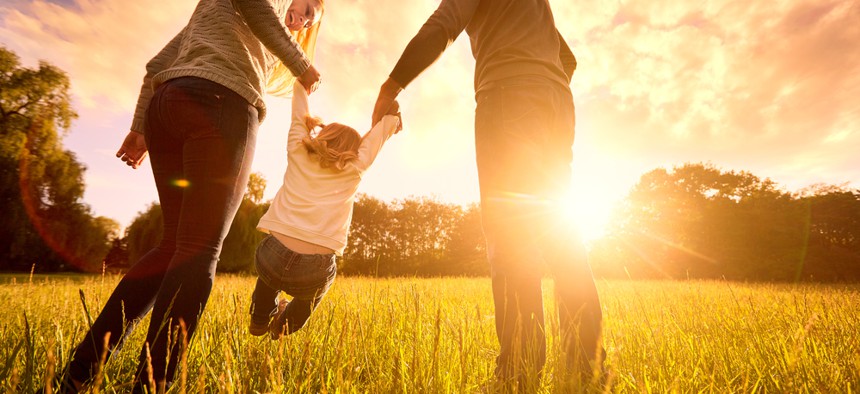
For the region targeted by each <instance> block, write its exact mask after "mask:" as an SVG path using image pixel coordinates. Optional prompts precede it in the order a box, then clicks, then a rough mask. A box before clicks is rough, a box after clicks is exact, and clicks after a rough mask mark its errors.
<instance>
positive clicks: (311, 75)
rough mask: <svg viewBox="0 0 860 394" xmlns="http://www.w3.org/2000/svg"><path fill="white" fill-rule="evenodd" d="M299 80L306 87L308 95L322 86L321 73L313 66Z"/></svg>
mask: <svg viewBox="0 0 860 394" xmlns="http://www.w3.org/2000/svg"><path fill="white" fill-rule="evenodd" d="M297 79H298V80H299V82H300V83H301V84H302V86H304V87H305V91H307V92H308V94H311V93H313V92H314V91H316V90H317V88H318V87H319V86H320V73H319V71H317V69H316V67H314V65H313V64H311V65H310V67H308V69H307V70H305V72H304V73H303V74H302V75H299V77H298V78H297Z"/></svg>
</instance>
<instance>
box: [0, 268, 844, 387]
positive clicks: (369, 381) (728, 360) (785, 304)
mask: <svg viewBox="0 0 860 394" xmlns="http://www.w3.org/2000/svg"><path fill="white" fill-rule="evenodd" d="M117 281H118V277H114V276H107V277H101V276H99V277H77V278H76V277H32V278H31V277H28V276H19V277H14V278H13V277H0V303H2V305H4V307H3V309H2V310H0V391H2V392H24V393H28V392H32V391H34V390H35V389H36V388H38V387H41V386H42V385H43V383H44V381H45V378H46V376H51V375H53V374H55V373H61V372H62V367H63V366H64V365H65V364H66V362H67V361H68V357H69V355H70V352H71V349H72V348H73V346H75V345H76V344H77V343H78V342H79V341H80V339H81V338H82V336H83V335H84V333H85V332H86V328H87V326H88V317H87V315H86V313H85V310H84V308H83V306H82V301H81V296H80V294H79V290H83V296H84V299H85V300H86V304H87V305H88V308H89V313H90V315H91V318H94V317H95V315H96V314H97V313H98V312H99V308H100V307H101V305H102V304H103V303H104V301H105V300H106V299H107V297H108V296H109V295H110V292H111V291H112V290H113V287H114V286H115V285H116V283H117ZM253 284H254V281H253V279H252V278H250V277H236V276H220V277H219V278H218V279H217V280H216V286H215V289H214V291H213V294H212V297H211V298H210V300H209V305H208V306H207V309H206V312H205V315H204V317H203V319H202V320H201V322H200V325H199V327H198V330H197V334H196V338H195V340H194V342H193V345H192V346H191V347H190V349H189V351H188V354H187V357H185V360H184V362H183V366H182V367H181V368H180V373H178V376H177V383H176V384H175V385H174V387H173V388H172V389H171V392H176V393H179V392H204V391H205V392H227V393H253V392H302V393H305V392H306V393H318V392H343V393H352V392H362V393H364V392H368V393H389V392H395V393H396V392H410V393H411V392H430V393H459V392H477V391H481V390H483V389H485V388H487V387H492V386H488V384H489V383H491V382H492V375H493V367H494V357H495V354H496V350H497V348H498V344H497V343H496V339H495V334H494V326H493V307H492V299H491V297H490V282H489V280H488V279H465V278H446V279H412V278H410V279H369V278H338V280H337V282H336V284H335V286H334V287H333V288H332V290H331V291H330V293H329V295H328V296H327V297H326V299H325V300H324V301H323V303H322V305H321V306H320V308H319V309H318V310H317V311H316V312H315V313H314V315H313V316H312V317H311V320H310V321H309V322H308V325H307V326H306V327H305V328H304V329H302V330H301V331H299V332H297V333H295V334H293V335H291V336H289V337H286V338H284V339H282V340H280V341H271V340H269V339H267V338H258V337H251V336H249V335H248V333H247V326H248V321H249V315H248V312H247V311H248V304H249V299H250V292H251V290H252V287H253ZM545 286H546V290H547V299H546V301H547V307H551V306H552V304H553V302H552V297H551V296H550V294H551V293H552V292H551V287H552V284H551V282H546V284H545ZM598 288H599V290H600V295H601V300H602V303H603V309H604V345H605V346H606V350H607V360H606V370H607V375H606V377H605V379H604V380H602V381H600V382H590V383H586V384H585V385H584V386H578V387H577V388H578V389H582V390H587V391H593V392H597V391H611V392H671V391H674V392H856V391H858V389H860V339H858V338H860V321H858V320H860V314H858V312H860V296H858V294H860V292H858V290H860V288H858V287H855V286H820V285H819V286H816V285H801V286H791V285H760V284H737V283H726V282H633V281H611V282H603V281H601V282H599V283H598ZM549 316H554V314H553V313H552V312H550V313H549ZM146 324H148V321H143V322H141V326H142V327H145V325H146ZM548 330H549V343H550V349H551V351H550V356H549V361H548V364H547V367H546V369H545V371H544V374H543V379H542V380H540V381H537V382H536V383H535V384H536V386H533V387H528V388H529V389H534V390H535V391H539V392H562V391H568V390H570V386H569V385H568V383H569V382H566V381H564V379H563V378H562V377H563V376H565V375H564V372H565V371H561V370H559V368H558V365H560V364H559V363H557V362H556V360H555V359H556V357H555V356H556V355H557V351H555V347H554V344H555V343H557V342H558V341H557V340H556V339H557V338H558V337H557V327H556V325H550V326H549V327H548ZM144 335H145V330H144V329H143V328H141V327H139V328H138V329H137V330H135V332H134V333H133V335H132V336H131V337H130V338H129V339H128V340H127V342H126V345H125V347H124V348H123V349H121V350H120V351H118V352H116V353H115V354H114V355H113V357H112V359H111V361H110V362H109V363H107V365H106V366H105V369H104V373H103V375H102V379H103V380H102V382H101V384H99V385H98V386H96V387H94V388H93V389H92V390H93V391H99V392H107V393H111V392H124V391H126V390H127V389H128V385H127V384H128V381H129V380H130V379H131V377H132V374H133V372H134V370H135V368H136V364H137V357H138V352H139V350H140V347H141V345H142V342H143V336H144Z"/></svg>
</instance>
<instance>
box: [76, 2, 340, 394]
mask: <svg viewBox="0 0 860 394" xmlns="http://www.w3.org/2000/svg"><path fill="white" fill-rule="evenodd" d="M322 13H323V0H292V1H290V0H269V1H267V0H201V1H200V2H199V3H198V5H197V8H196V9H195V10H194V13H193V14H192V15H191V19H190V21H189V22H188V25H186V26H185V28H184V29H183V30H182V31H181V32H180V33H179V34H178V35H177V36H176V37H175V38H173V40H171V41H170V42H169V43H168V44H167V46H166V47H164V49H162V50H161V52H159V53H158V54H157V55H156V56H155V57H154V58H153V59H152V60H151V61H150V62H149V63H148V64H147V66H146V71H147V72H146V76H145V77H144V80H143V86H142V88H141V91H140V97H139V99H138V104H137V109H136V111H135V114H134V119H133V122H132V125H131V132H130V133H129V134H128V136H127V137H126V138H125V141H124V142H123V143H122V147H121V148H120V149H119V151H118V152H117V157H119V158H120V159H121V160H123V161H124V162H125V163H126V164H128V165H129V166H131V167H133V168H137V167H138V166H139V165H140V163H141V162H142V161H143V159H144V157H145V156H146V154H147V150H148V152H149V154H150V155H151V157H152V159H151V161H152V172H153V175H154V177H155V184H156V187H157V189H158V198H159V201H160V203H161V209H162V212H163V215H164V219H163V220H164V235H163V239H162V240H161V242H160V243H159V244H158V246H156V247H155V248H154V249H153V250H151V251H150V252H149V253H147V254H146V255H144V256H143V257H142V258H141V259H140V260H139V261H138V262H137V263H136V264H135V265H134V266H133V267H132V268H131V269H130V270H129V272H128V273H127V274H126V275H125V276H124V277H123V278H122V280H121V281H120V283H119V285H117V287H116V289H115V290H114V292H113V294H112V295H111V297H110V299H108V301H107V304H106V305H105V307H104V309H103V310H102V312H101V314H100V315H99V317H98V318H97V319H96V321H95V322H94V323H93V326H92V327H91V329H90V332H88V333H87V334H86V336H85V337H84V339H83V341H82V342H81V343H80V344H79V345H78V347H77V349H75V352H74V355H73V357H72V361H71V363H70V364H69V367H68V372H67V374H66V375H65V378H64V383H63V387H61V388H60V389H61V391H66V392H75V391H77V390H80V389H81V388H82V387H83V386H84V385H86V384H87V383H88V381H89V380H90V379H92V378H93V377H95V376H96V374H97V373H98V368H100V362H99V360H100V359H101V358H102V356H103V355H106V356H107V357H110V355H111V353H112V352H113V351H114V350H115V349H117V347H118V345H119V344H120V343H121V342H122V340H123V339H124V338H125V337H126V336H127V334H128V333H129V332H130V331H131V330H132V328H133V326H134V324H135V323H136V322H137V321H139V320H140V319H142V318H143V317H144V316H145V315H146V313H147V312H148V311H149V310H150V309H152V311H153V315H152V320H151V323H150V325H149V330H148V332H147V336H146V344H145V345H144V347H143V349H141V352H140V358H139V364H138V369H137V373H136V375H135V382H134V388H133V390H135V391H141V390H143V389H144V387H146V388H148V389H149V392H155V390H158V392H161V391H164V390H166V388H169V386H170V384H171V381H172V379H173V376H174V372H175V370H176V365H177V360H178V358H179V356H180V353H181V351H180V350H181V343H182V341H183V339H184V338H186V337H187V338H188V339H189V340H190V339H191V338H193V337H192V335H193V334H194V330H195V328H196V327H197V321H198V318H199V316H200V314H201V313H202V311H203V308H204V307H205V305H206V301H207V299H208V298H209V293H210V291H211V289H212V284H213V280H214V277H215V268H216V265H217V261H218V256H219V254H220V252H221V245H222V242H223V240H224V237H225V236H226V234H227V231H228V230H229V227H230V223H231V222H232V220H233V216H234V215H235V214H236V210H237V209H238V207H239V203H240V202H241V199H242V195H243V193H244V188H245V185H246V183H247V181H248V176H249V172H250V166H251V161H252V159H253V155H254V143H255V139H256V133H257V127H258V125H259V122H261V121H262V120H263V118H264V117H265V114H266V106H265V103H264V102H263V95H264V94H265V93H266V92H269V93H275V94H280V95H284V94H288V93H289V92H290V91H291V87H292V82H293V80H294V77H293V76H297V80H298V81H299V82H300V83H301V85H302V86H303V87H304V88H305V89H306V90H307V91H308V92H311V91H313V90H315V89H316V86H317V85H318V84H319V81H320V77H319V73H318V72H317V71H316V69H315V68H314V67H313V66H312V65H311V61H310V58H311V57H312V55H313V48H314V45H315V42H316V34H317V31H318V28H319V20H320V17H321V16H322ZM285 27H286V28H285ZM291 32H292V34H291ZM105 345H107V346H105ZM150 368H151V374H150V373H149V372H150Z"/></svg>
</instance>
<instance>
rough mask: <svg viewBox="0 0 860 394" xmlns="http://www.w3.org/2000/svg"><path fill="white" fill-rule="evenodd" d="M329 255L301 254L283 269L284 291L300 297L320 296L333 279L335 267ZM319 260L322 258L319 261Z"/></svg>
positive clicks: (312, 297)
mask: <svg viewBox="0 0 860 394" xmlns="http://www.w3.org/2000/svg"><path fill="white" fill-rule="evenodd" d="M328 256H329V255H302V256H301V258H298V259H296V261H294V262H293V264H291V265H290V267H289V268H288V269H287V270H286V271H285V276H284V282H285V283H284V284H285V287H286V288H287V289H285V291H286V292H287V293H288V294H290V295H292V296H294V297H298V298H300V299H314V298H318V297H321V296H322V295H323V294H325V292H326V291H327V290H328V288H329V287H330V286H331V283H332V281H334V273H335V271H336V268H334V267H333V261H334V259H333V257H328ZM320 260H324V263H321V261H320Z"/></svg>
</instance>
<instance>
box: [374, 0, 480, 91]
mask: <svg viewBox="0 0 860 394" xmlns="http://www.w3.org/2000/svg"><path fill="white" fill-rule="evenodd" d="M479 2H480V0H442V3H441V4H439V8H437V9H436V11H435V12H433V15H430V18H429V19H427V22H425V23H424V26H422V27H421V30H419V31H418V34H416V35H415V37H413V38H412V40H411V41H409V44H408V45H406V49H404V50H403V54H402V55H400V59H399V60H398V61H397V64H396V65H395V66H394V70H392V71H391V74H390V75H389V76H390V77H391V79H393V80H394V81H396V82H397V83H398V84H400V86H401V87H403V88H406V85H408V84H409V83H410V82H412V80H413V79H415V78H416V77H417V76H418V74H421V72H422V71H424V70H426V69H427V67H430V65H431V64H433V63H434V62H435V61H436V60H437V59H439V57H440V56H442V52H444V51H445V49H447V48H448V46H450V45H451V43H453V42H454V40H456V39H457V36H459V35H460V33H462V32H463V30H464V29H466V25H468V24H469V21H470V20H472V16H473V15H474V14H475V9H477V7H478V3H479Z"/></svg>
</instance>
